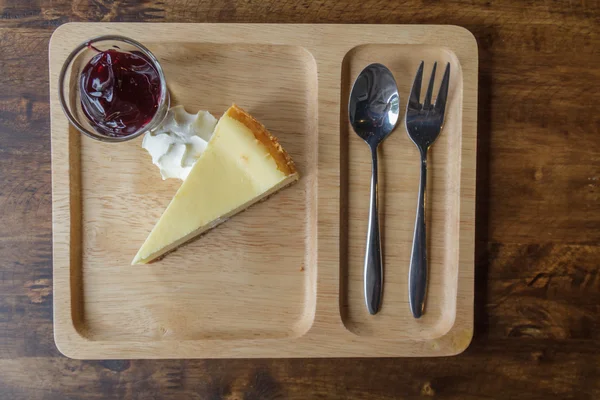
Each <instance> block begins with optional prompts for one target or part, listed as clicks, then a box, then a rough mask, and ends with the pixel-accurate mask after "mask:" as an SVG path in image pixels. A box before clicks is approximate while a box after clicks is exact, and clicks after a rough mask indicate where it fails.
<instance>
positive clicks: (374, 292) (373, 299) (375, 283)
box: [364, 145, 383, 314]
mask: <svg viewBox="0 0 600 400" xmlns="http://www.w3.org/2000/svg"><path fill="white" fill-rule="evenodd" d="M369 147H371V156H372V159H373V168H372V171H371V172H372V173H371V201H370V205H369V227H368V230H367V247H366V251H365V277H364V284H365V303H366V305H367V310H369V313H370V314H376V313H377V311H379V307H380V305H381V297H382V291H383V263H382V260H381V238H380V231H379V212H378V207H377V203H378V183H377V174H378V171H377V145H370V146H369Z"/></svg>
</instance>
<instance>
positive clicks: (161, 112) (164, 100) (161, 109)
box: [58, 35, 169, 143]
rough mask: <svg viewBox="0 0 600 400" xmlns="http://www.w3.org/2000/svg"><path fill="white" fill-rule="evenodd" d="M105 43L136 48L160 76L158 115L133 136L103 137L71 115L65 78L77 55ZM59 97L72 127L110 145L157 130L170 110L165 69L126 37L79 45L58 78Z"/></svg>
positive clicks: (111, 37)
mask: <svg viewBox="0 0 600 400" xmlns="http://www.w3.org/2000/svg"><path fill="white" fill-rule="evenodd" d="M105 41H113V42H123V43H127V44H129V45H131V46H133V47H136V48H137V50H139V51H140V52H141V53H142V54H143V55H144V56H146V57H148V59H149V60H150V62H151V63H152V64H153V65H154V67H155V68H156V70H157V72H158V76H159V78H160V89H161V95H160V99H159V103H158V108H157V110H156V113H155V114H154V117H152V120H150V122H148V123H147V124H146V125H145V126H143V127H142V128H140V129H139V130H138V131H137V132H135V133H132V134H131V135H126V136H108V135H103V134H101V133H99V132H96V131H93V130H88V129H86V128H85V127H83V126H82V125H81V124H80V123H79V121H78V120H77V118H75V116H73V114H72V113H71V110H70V107H69V105H68V104H67V100H66V95H65V78H66V75H67V71H68V69H69V66H70V65H71V63H72V62H73V60H74V59H75V57H77V55H79V53H80V52H81V51H83V50H85V49H87V48H89V47H90V46H91V45H93V44H94V43H98V42H105ZM58 96H59V100H60V105H61V107H62V110H63V112H64V113H65V115H66V116H67V119H68V120H69V122H70V123H71V125H73V126H74V127H75V128H77V130H78V131H79V132H81V133H83V134H84V135H86V136H88V137H90V138H92V139H96V140H99V141H102V142H110V143H118V142H126V141H128V140H131V139H135V138H136V137H138V136H140V135H141V134H142V133H144V132H147V131H149V130H152V129H154V128H156V127H157V126H158V125H159V124H160V123H161V122H162V121H163V119H164V118H165V116H166V115H167V111H168V109H169V94H168V91H167V82H166V79H165V75H164V72H163V69H162V67H161V65H160V63H159V62H158V59H157V58H156V57H155V56H154V54H152V52H151V51H150V50H148V49H147V48H146V46H144V45H143V44H141V43H140V42H138V41H136V40H133V39H131V38H128V37H125V36H121V35H102V36H97V37H94V38H92V39H89V40H86V41H85V42H83V43H81V44H79V45H78V46H77V47H75V49H73V51H72V52H71V53H70V54H69V56H68V57H67V59H66V60H65V62H64V63H63V65H62V68H61V70H60V75H59V77H58Z"/></svg>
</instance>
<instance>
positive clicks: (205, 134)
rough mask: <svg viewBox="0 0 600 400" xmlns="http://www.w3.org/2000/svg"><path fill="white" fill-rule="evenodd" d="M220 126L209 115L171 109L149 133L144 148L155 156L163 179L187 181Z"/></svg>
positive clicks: (143, 144) (155, 163) (153, 160)
mask: <svg viewBox="0 0 600 400" xmlns="http://www.w3.org/2000/svg"><path fill="white" fill-rule="evenodd" d="M216 125H217V119H216V118H215V117H213V116H212V115H211V114H210V113H209V112H208V111H198V113H197V114H190V113H188V112H186V111H185V109H184V108H183V106H176V107H172V108H171V109H170V110H169V112H168V113H167V116H166V117H165V119H164V120H163V122H162V123H161V124H160V125H159V126H158V127H157V128H155V129H153V130H152V131H149V132H146V134H145V135H144V140H143V141H142V147H143V148H144V149H146V150H147V151H148V153H150V156H152V163H153V164H154V165H156V166H157V167H158V168H159V169H160V174H161V175H162V178H163V179H167V178H178V179H181V180H185V178H187V176H188V175H189V173H190V171H191V170H192V167H193V165H194V163H195V162H196V160H198V158H199V157H200V154H202V152H203V151H204V149H206V145H207V144H208V141H209V140H210V137H211V135H212V133H213V131H214V130H215V126H216Z"/></svg>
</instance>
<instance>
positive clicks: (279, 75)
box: [49, 23, 477, 359]
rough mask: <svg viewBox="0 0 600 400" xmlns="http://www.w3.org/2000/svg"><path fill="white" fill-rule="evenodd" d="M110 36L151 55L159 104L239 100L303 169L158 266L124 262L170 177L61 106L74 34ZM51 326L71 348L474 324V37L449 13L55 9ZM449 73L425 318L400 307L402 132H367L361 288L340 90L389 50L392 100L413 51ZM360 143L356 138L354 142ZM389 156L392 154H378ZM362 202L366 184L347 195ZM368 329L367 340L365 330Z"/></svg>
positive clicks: (413, 351)
mask: <svg viewBox="0 0 600 400" xmlns="http://www.w3.org/2000/svg"><path fill="white" fill-rule="evenodd" d="M105 34H119V35H123V36H128V37H131V38H133V39H135V40H138V41H140V42H142V43H143V44H145V45H146V46H147V47H148V48H149V49H150V50H151V51H152V52H153V53H154V54H155V55H156V56H157V57H158V58H159V60H160V62H161V65H162V66H163V68H164V69H165V74H166V77H167V83H168V86H169V90H170V93H171V96H172V103H173V105H176V104H183V105H185V106H186V107H187V109H188V111H190V112H193V111H196V110H199V109H206V110H208V111H210V112H212V113H214V114H215V115H217V116H220V114H221V113H222V112H223V111H225V110H226V108H227V107H228V106H229V105H231V103H233V102H235V103H237V104H238V105H240V106H242V107H243V108H245V109H247V110H248V111H249V112H250V113H251V114H253V115H254V116H255V117H256V118H257V119H258V120H260V121H261V122H263V123H264V124H265V125H266V126H267V127H268V128H269V129H270V130H271V131H272V132H273V133H274V134H275V135H276V136H277V137H278V138H279V139H280V141H281V143H282V145H283V146H284V147H285V149H286V150H287V151H288V152H289V153H290V154H291V155H292V157H293V158H294V160H295V161H296V163H297V166H298V168H299V171H300V174H301V179H300V181H299V182H298V183H297V184H295V185H293V186H291V187H289V188H287V189H285V190H283V191H281V192H279V193H277V194H276V195H274V196H272V197H271V198H269V199H268V200H267V201H265V202H262V203H259V204H256V205H254V206H253V207H251V208H250V209H248V210H247V211H244V212H243V213H241V214H239V215H237V216H235V217H233V218H232V219H231V220H229V221H227V222H226V223H225V224H223V225H221V226H219V227H217V228H216V229H214V230H213V231H210V232H208V233H207V234H206V235H204V236H202V237H201V238H200V239H198V240H197V241H195V242H192V243H190V244H188V245H187V246H184V247H182V248H180V249H178V250H177V251H176V252H174V253H173V254H170V255H168V256H167V257H166V258H164V259H163V260H162V261H160V262H156V263H154V264H150V265H145V266H139V265H138V266H130V265H129V263H130V261H131V259H132V257H133V256H134V254H135V253H136V251H137V249H138V248H139V246H140V245H141V243H142V242H143V241H144V239H145V237H146V235H147V234H148V232H149V231H150V230H151V229H152V227H153V226H154V223H155V222H156V221H157V219H158V218H159V216H160V215H161V213H162V211H163V210H164V208H165V207H166V205H167V204H168V202H169V201H170V199H171V197H172V196H173V194H174V193H175V191H176V190H177V188H178V186H179V182H176V181H173V180H167V181H162V180H161V178H160V175H159V173H158V170H157V169H156V167H154V166H153V165H152V164H151V160H150V156H149V155H148V154H147V153H146V152H145V150H143V149H142V147H141V138H138V139H136V140H133V141H130V142H126V143H119V144H106V143H100V142H96V141H94V140H92V139H89V138H87V137H83V136H82V135H81V134H79V133H78V132H77V131H76V130H75V129H74V128H72V127H69V124H68V122H67V120H66V117H65V116H64V114H63V112H62V110H61V108H60V104H59V102H58V95H57V93H58V88H57V81H58V73H59V71H60V68H61V66H62V63H63V61H64V60H65V58H66V57H67V55H68V53H69V52H70V51H71V50H72V49H73V48H74V47H75V46H76V45H78V44H79V43H81V42H83V41H85V40H86V39H89V38H92V37H95V36H99V35H105ZM49 57H50V99H51V100H50V101H51V116H52V124H51V130H52V132H51V134H52V188H53V200H52V202H53V253H54V324H55V325H54V330H55V340H56V343H57V345H58V347H59V349H60V351H61V352H63V353H64V354H66V355H68V356H70V357H74V358H85V359H117V358H237V357H241V358H248V357H365V356H367V357H377V356H379V357H381V356H440V355H450V354H456V353H458V352H460V351H462V350H464V349H465V348H466V347H467V345H468V343H469V341H470V339H471V335H472V327H473V321H472V317H473V251H474V206H475V149H476V146H475V144H476V105H477V46H476V43H475V40H474V38H473V37H472V35H471V34H470V33H469V32H467V31H466V30H464V29H462V28H458V27H453V26H418V25H411V26H402V25H386V26H377V25H368V26H362V25H310V24H304V25H283V24H138V23H117V24H114V23H108V24H105V23H71V24H66V25H64V26H62V27H60V28H59V29H58V30H57V31H56V32H55V33H54V35H53V38H52V40H51V43H50V56H49ZM422 58H423V59H425V60H426V61H427V62H429V61H433V60H434V59H437V60H438V61H440V62H443V61H444V60H446V59H448V60H451V62H452V63H453V67H454V66H455V65H456V69H454V70H453V75H452V85H451V98H450V100H449V105H450V110H449V117H448V121H447V124H446V127H445V129H444V131H443V133H442V135H441V136H440V138H439V140H438V142H437V143H436V144H435V146H434V147H433V148H432V154H431V158H430V163H431V164H430V165H431V167H432V171H431V172H432V176H431V177H430V182H431V184H430V190H431V191H432V192H431V193H430V197H429V199H430V201H429V205H430V212H429V215H430V217H431V218H432V220H431V221H430V224H429V230H430V233H431V235H430V238H431V241H435V243H432V244H430V249H431V250H430V255H431V262H432V266H431V269H432V276H431V281H430V291H429V293H430V297H429V299H428V307H427V314H426V316H425V317H424V318H423V319H422V320H420V321H414V320H411V319H410V318H409V315H410V312H409V310H408V305H407V302H406V297H407V293H406V279H407V277H406V276H407V270H408V260H407V258H406V257H407V254H408V249H409V246H410V240H409V239H408V238H409V237H411V235H412V227H413V223H414V209H415V206H416V189H417V187H416V180H415V177H416V168H417V166H418V160H417V157H416V150H415V148H414V145H413V144H412V143H411V142H410V141H409V139H408V137H407V136H406V133H405V132H404V129H403V127H402V126H399V127H398V129H397V131H396V132H394V133H393V134H392V135H391V136H390V137H389V138H388V139H387V140H386V142H385V143H384V144H383V147H382V154H381V155H382V158H381V167H382V168H381V169H382V182H381V185H382V186H381V191H382V204H381V209H382V212H383V213H384V219H383V229H384V237H383V240H384V252H385V253H386V276H385V278H386V286H385V294H384V299H383V301H384V303H383V308H382V311H381V313H380V314H378V315H376V316H374V317H371V316H368V315H366V310H365V309H364V299H363V293H362V256H363V251H364V240H365V230H364V224H365V223H366V211H367V209H366V207H363V206H364V205H365V204H366V203H365V202H366V200H365V199H367V198H368V185H369V182H368V180H369V174H370V172H369V169H370V166H369V165H366V164H365V160H367V159H368V150H367V148H366V146H364V145H363V144H362V143H359V142H358V138H357V137H355V136H354V133H352V132H351V131H350V130H349V129H348V128H349V127H348V122H347V113H346V105H347V95H348V91H349V88H350V85H351V84H352V82H351V81H352V79H354V77H355V75H356V73H357V71H358V69H360V68H362V67H363V66H364V65H365V64H366V63H367V62H372V61H377V62H382V63H384V64H387V65H388V66H389V67H390V68H391V69H392V72H394V74H395V76H396V79H397V80H398V83H399V84H400V90H401V96H402V108H403V109H404V106H405V104H406V96H407V93H408V90H409V86H410V84H409V82H410V80H411V79H412V78H413V76H414V73H415V71H416V68H417V65H418V61H420V60H421V59H422ZM363 146H364V147H363ZM393 154H397V155H398V156H399V157H394V156H393ZM363 197H364V198H363ZM374 339H377V340H374Z"/></svg>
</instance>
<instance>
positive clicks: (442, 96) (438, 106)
mask: <svg viewBox="0 0 600 400" xmlns="http://www.w3.org/2000/svg"><path fill="white" fill-rule="evenodd" d="M449 85H450V63H448V64H447V65H446V71H444V78H443V79H442V84H441V85H440V91H439V93H438V97H437V99H435V106H434V108H435V110H436V111H438V112H439V113H440V114H441V115H442V116H443V115H444V112H445V110H446V99H447V98H448V86H449Z"/></svg>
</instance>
